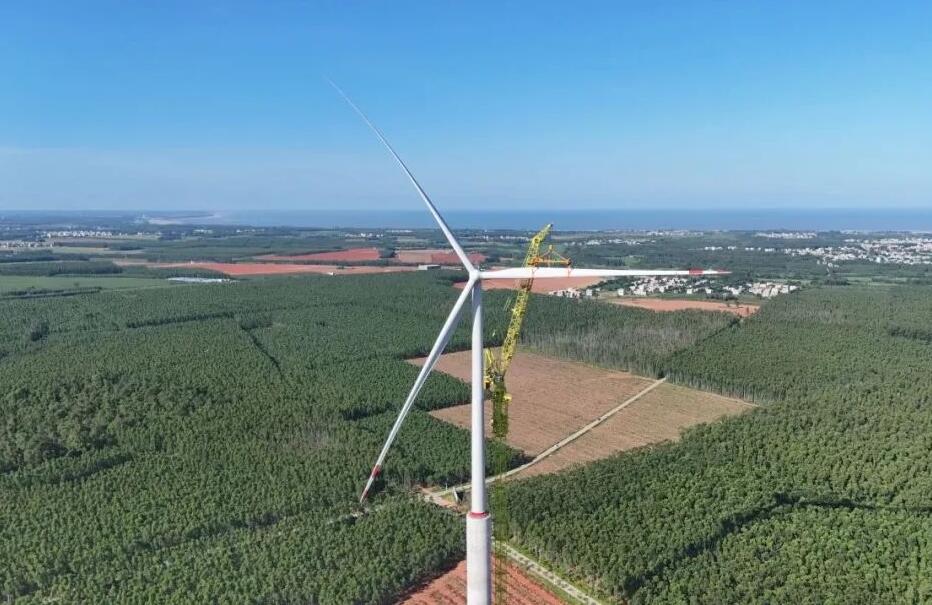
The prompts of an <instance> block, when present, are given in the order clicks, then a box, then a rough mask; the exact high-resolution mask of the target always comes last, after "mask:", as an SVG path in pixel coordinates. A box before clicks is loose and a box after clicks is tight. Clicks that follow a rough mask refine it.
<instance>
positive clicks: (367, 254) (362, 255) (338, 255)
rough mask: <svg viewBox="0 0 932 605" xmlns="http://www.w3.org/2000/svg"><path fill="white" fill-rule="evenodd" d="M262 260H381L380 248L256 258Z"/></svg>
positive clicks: (272, 255) (271, 255)
mask: <svg viewBox="0 0 932 605" xmlns="http://www.w3.org/2000/svg"><path fill="white" fill-rule="evenodd" d="M256 258H258V259H261V260H275V261H303V260H309V261H328V262H354V261H371V260H379V258H381V256H380V255H379V250H378V248H350V249H348V250H334V251H333V252H313V253H310V254H294V255H282V254H266V255H264V256H259V257H256Z"/></svg>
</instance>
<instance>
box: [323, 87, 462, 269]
mask: <svg viewBox="0 0 932 605" xmlns="http://www.w3.org/2000/svg"><path fill="white" fill-rule="evenodd" d="M327 81H328V82H330V85H331V86H333V88H334V89H336V91H337V92H338V93H340V96H341V97H343V99H344V100H345V101H346V102H347V103H349V106H350V107H352V108H353V111H355V112H356V113H357V114H359V117H360V118H362V120H363V121H364V122H365V123H366V125H368V126H369V129H370V130H372V132H373V133H375V136H376V137H378V139H379V141H381V142H382V145H384V146H385V148H386V149H388V152H389V153H390V154H391V155H392V157H393V158H395V161H396V162H398V165H399V166H401V169H402V170H403V171H404V173H405V175H406V176H407V177H408V180H409V181H411V184H412V185H414V188H415V189H416V190H417V193H418V195H419V196H421V199H422V200H424V203H425V204H427V210H428V211H429V212H430V213H431V215H432V216H433V217H434V220H435V221H437V225H439V226H440V230H441V231H442V232H443V236H444V237H445V238H447V241H448V242H449V243H450V246H451V247H452V248H453V251H454V252H455V253H456V256H457V257H459V259H460V262H461V263H463V267H465V268H466V270H467V271H472V270H473V269H474V267H473V266H472V263H471V262H470V261H469V257H468V256H466V252H464V251H463V248H462V246H460V243H459V242H458V241H456V238H455V237H453V232H452V231H450V227H449V226H447V223H446V221H445V220H443V217H442V216H440V212H439V211H438V210H437V207H436V206H434V203H433V202H432V201H431V200H430V196H428V195H427V192H426V191H424V188H423V187H421V184H420V183H418V182H417V179H416V178H414V174H412V172H411V171H410V170H409V169H408V166H407V165H406V164H405V163H404V161H403V160H402V159H401V156H399V155H398V153H396V152H395V149H394V148H393V147H392V146H391V143H389V142H388V139H386V138H385V135H384V134H382V131H381V130H379V128H378V126H376V125H375V124H374V123H373V122H372V120H370V119H369V117H368V116H367V115H366V114H365V113H363V111H362V110H361V109H360V108H359V107H358V106H357V105H356V104H355V103H353V100H352V99H350V98H349V96H348V95H347V94H346V93H345V92H343V89H342V88H340V87H339V86H337V85H336V83H335V82H333V80H329V79H328V80H327Z"/></svg>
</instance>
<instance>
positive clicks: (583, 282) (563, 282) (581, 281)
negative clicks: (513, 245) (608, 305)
mask: <svg viewBox="0 0 932 605" xmlns="http://www.w3.org/2000/svg"><path fill="white" fill-rule="evenodd" d="M603 281H605V280H604V279H600V278H598V277H595V278H592V277H551V278H547V279H535V280H534V283H533V284H532V285H531V292H536V293H537V294H547V293H548V292H554V291H556V290H565V289H567V288H576V289H577V290H579V289H584V288H590V287H592V286H594V285H596V284H599V283H601V282H603ZM464 285H466V282H460V283H458V284H456V287H457V288H459V289H461V290H462V289H463V286H464ZM519 287H521V280H520V279H484V280H482V289H483V290H517V289H518V288H519Z"/></svg>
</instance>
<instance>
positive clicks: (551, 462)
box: [516, 383, 754, 478]
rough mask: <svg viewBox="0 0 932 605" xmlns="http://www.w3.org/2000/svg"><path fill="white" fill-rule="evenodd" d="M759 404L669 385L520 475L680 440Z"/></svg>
mask: <svg viewBox="0 0 932 605" xmlns="http://www.w3.org/2000/svg"><path fill="white" fill-rule="evenodd" d="M753 407H754V406H753V405H752V404H749V403H746V402H744V401H740V400H738V399H731V398H729V397H722V396H721V395H716V394H714V393H706V392H705V391H697V390H695V389H690V388H687V387H681V386H677V385H672V384H669V383H664V384H661V385H660V386H658V387H657V388H655V389H654V390H652V391H650V392H649V393H646V394H645V395H644V396H643V397H641V398H639V399H637V400H636V401H634V402H632V403H631V404H630V405H628V406H627V407H625V408H623V409H622V410H620V411H619V412H618V413H617V414H615V415H614V416H612V417H611V418H609V419H608V420H606V421H605V422H604V423H602V424H600V425H599V426H597V427H595V428H594V429H592V430H591V431H589V432H588V433H586V434H584V435H583V436H581V437H580V438H579V439H576V440H575V441H573V442H571V443H569V444H567V445H566V446H564V447H563V448H561V449H559V450H557V451H556V452H554V453H553V454H552V455H550V456H548V457H546V458H544V459H542V460H541V461H539V462H538V463H536V464H534V465H532V466H530V467H528V468H527V469H526V470H524V471H522V472H520V473H518V474H517V475H516V477H517V478H523V477H531V476H533V475H541V474H545V473H553V472H556V471H559V470H562V469H565V468H569V467H571V466H574V465H577V464H584V463H586V462H591V461H593V460H598V459H600V458H605V457H608V456H611V455H612V454H614V453H616V452H620V451H624V450H630V449H634V448H638V447H642V446H645V445H650V444H653V443H659V442H661V441H672V440H676V439H678V438H679V436H680V434H681V433H682V431H683V430H684V429H687V428H689V427H691V426H695V425H697V424H700V423H703V422H713V421H715V420H718V419H720V418H723V417H725V416H732V415H735V414H740V413H742V412H746V411H748V410H750V409H751V408H753Z"/></svg>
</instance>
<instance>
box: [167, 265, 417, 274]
mask: <svg viewBox="0 0 932 605" xmlns="http://www.w3.org/2000/svg"><path fill="white" fill-rule="evenodd" d="M149 266H152V267H187V268H191V269H209V270H211V271H219V272H221V273H226V274H227V275H229V276H232V277H240V276H246V275H281V274H286V273H327V274H330V273H332V274H333V275H362V274H366V273H397V272H399V271H412V270H414V267H364V266H358V267H338V266H336V265H294V264H284V263H211V262H193V263H168V264H153V265H149Z"/></svg>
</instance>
